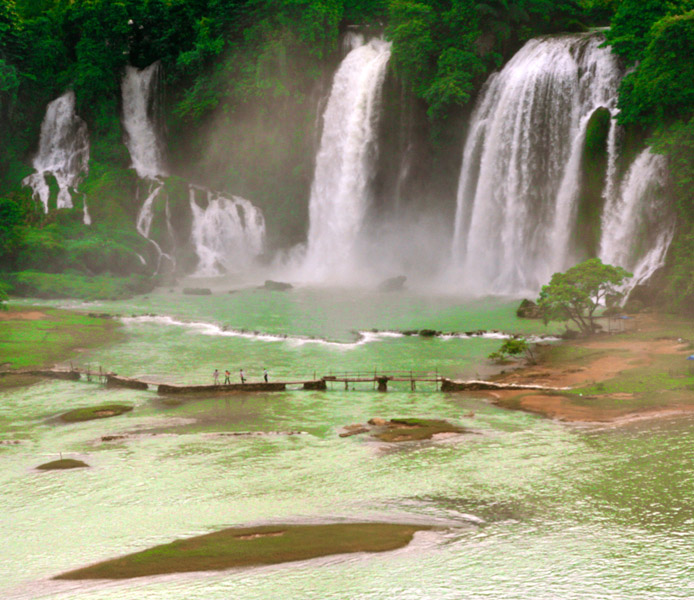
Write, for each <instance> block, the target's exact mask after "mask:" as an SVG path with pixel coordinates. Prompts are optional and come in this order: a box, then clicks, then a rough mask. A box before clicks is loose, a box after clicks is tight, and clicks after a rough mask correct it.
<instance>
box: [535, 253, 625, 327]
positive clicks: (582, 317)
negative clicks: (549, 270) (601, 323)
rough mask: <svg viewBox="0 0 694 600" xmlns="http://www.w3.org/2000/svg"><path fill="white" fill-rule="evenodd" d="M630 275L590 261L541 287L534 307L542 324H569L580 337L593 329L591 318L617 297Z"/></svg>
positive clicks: (554, 276) (598, 260)
mask: <svg viewBox="0 0 694 600" xmlns="http://www.w3.org/2000/svg"><path fill="white" fill-rule="evenodd" d="M631 276H632V274H631V273H629V272H627V271H626V270H625V269H623V268H622V267H614V266H612V265H605V264H603V263H602V261H601V260H600V259H599V258H591V259H589V260H586V261H585V262H582V263H580V264H578V265H576V266H574V267H571V268H570V269H569V270H568V271H566V272H565V273H555V274H554V275H552V279H551V281H550V282H549V284H548V285H545V286H543V288H542V291H541V292H540V297H539V298H538V301H537V305H538V307H539V308H540V310H541V311H542V314H543V318H544V320H545V322H549V321H567V320H570V321H573V322H574V323H575V324H576V325H577V326H578V328H579V330H580V331H581V332H582V333H584V334H590V333H593V332H594V331H595V330H596V329H597V327H596V324H595V320H594V314H595V311H596V310H597V308H598V307H599V306H600V305H601V303H602V302H604V301H605V300H606V299H608V297H614V296H619V295H620V291H619V288H620V286H621V285H622V284H623V283H624V281H625V280H626V279H628V278H629V277H631Z"/></svg>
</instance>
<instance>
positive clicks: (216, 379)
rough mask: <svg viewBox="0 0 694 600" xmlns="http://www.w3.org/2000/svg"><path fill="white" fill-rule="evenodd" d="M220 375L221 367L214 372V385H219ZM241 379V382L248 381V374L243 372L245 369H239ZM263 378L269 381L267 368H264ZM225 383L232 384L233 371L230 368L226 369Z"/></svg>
mask: <svg viewBox="0 0 694 600" xmlns="http://www.w3.org/2000/svg"><path fill="white" fill-rule="evenodd" d="M219 377H220V372H219V369H215V370H214V373H212V378H213V380H214V385H219ZM239 379H241V383H246V376H245V375H244V373H243V369H239ZM263 380H264V381H265V383H267V382H268V375H267V369H263ZM224 385H231V371H229V369H227V370H226V371H224Z"/></svg>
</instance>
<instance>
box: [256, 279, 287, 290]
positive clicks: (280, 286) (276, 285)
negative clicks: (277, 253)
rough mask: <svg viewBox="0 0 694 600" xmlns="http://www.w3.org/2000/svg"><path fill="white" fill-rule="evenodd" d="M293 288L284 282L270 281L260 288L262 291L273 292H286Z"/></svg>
mask: <svg viewBox="0 0 694 600" xmlns="http://www.w3.org/2000/svg"><path fill="white" fill-rule="evenodd" d="M293 287H294V286H293V285H292V284H291V283H285V282H284V281H272V279H267V280H266V281H265V284H264V285H262V286H260V289H262V290H271V291H273V292H286V291H287V290H291V289H292V288H293Z"/></svg>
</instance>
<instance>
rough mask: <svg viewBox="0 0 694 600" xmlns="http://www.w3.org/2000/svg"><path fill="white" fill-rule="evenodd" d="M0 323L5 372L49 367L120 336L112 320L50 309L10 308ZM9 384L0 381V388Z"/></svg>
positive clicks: (1, 361) (0, 358)
mask: <svg viewBox="0 0 694 600" xmlns="http://www.w3.org/2000/svg"><path fill="white" fill-rule="evenodd" d="M0 320H1V324H0V327H2V339H0V365H2V367H1V368H2V369H7V370H15V369H38V368H45V367H50V366H52V365H53V364H55V363H56V362H58V361H63V360H67V359H70V358H72V357H74V356H76V355H77V353H78V352H80V351H82V350H88V349H90V348H95V347H97V346H102V345H104V344H106V343H109V342H113V341H117V340H118V339H120V336H121V333H120V331H119V327H120V323H119V322H118V321H116V320H114V319H106V318H101V317H94V316H89V315H85V314H80V313H76V312H71V311H67V310H59V309H53V308H34V307H19V306H16V305H15V306H10V307H9V310H8V311H7V312H3V313H2V317H1V319H0ZM13 378H14V376H13ZM5 380H7V382H5ZM9 384H11V382H10V379H9V378H5V377H2V378H0V386H2V387H6V386H7V385H9Z"/></svg>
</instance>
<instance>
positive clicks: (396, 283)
mask: <svg viewBox="0 0 694 600" xmlns="http://www.w3.org/2000/svg"><path fill="white" fill-rule="evenodd" d="M406 281H407V277H405V276H404V275H398V276H397V277H391V278H389V279H385V280H384V281H382V282H381V283H380V284H379V285H378V290H379V291H381V292H399V291H401V290H404V289H405V282H406Z"/></svg>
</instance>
